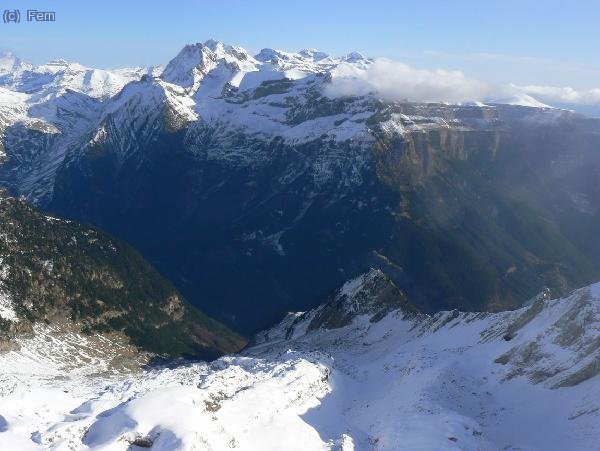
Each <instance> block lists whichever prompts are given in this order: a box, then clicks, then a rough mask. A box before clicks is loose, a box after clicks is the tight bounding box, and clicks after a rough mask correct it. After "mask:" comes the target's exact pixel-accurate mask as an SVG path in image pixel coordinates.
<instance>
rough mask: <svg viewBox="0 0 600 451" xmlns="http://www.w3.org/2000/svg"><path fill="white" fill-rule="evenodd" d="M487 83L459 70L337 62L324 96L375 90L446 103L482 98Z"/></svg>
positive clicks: (379, 62) (389, 97)
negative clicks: (361, 67)
mask: <svg viewBox="0 0 600 451" xmlns="http://www.w3.org/2000/svg"><path fill="white" fill-rule="evenodd" d="M489 89H490V88H489V86H488V85H487V84H486V83H483V82H481V81H479V80H475V79H470V78H467V77H466V76H465V75H464V74H463V73H462V72H459V71H447V70H443V69H438V70H435V71H431V70H422V69H414V68H412V67H410V66H408V65H406V64H403V63H399V62H395V61H391V60H387V59H377V60H375V61H374V62H373V63H372V64H371V65H369V67H368V68H367V69H358V68H356V67H354V66H352V65H350V64H343V65H340V66H339V67H338V68H337V69H336V70H335V71H334V72H333V73H332V81H331V84H330V85H329V86H328V89H327V92H326V93H327V95H329V96H331V97H338V96H347V95H364V94H367V93H371V92H373V93H377V94H378V95H380V96H381V97H383V98H384V99H386V100H391V101H398V100H405V99H407V100H410V101H416V102H449V103H458V102H466V101H475V100H483V99H485V98H486V97H487V96H488V94H489Z"/></svg>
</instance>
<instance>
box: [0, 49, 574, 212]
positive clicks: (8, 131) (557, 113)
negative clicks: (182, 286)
mask: <svg viewBox="0 0 600 451" xmlns="http://www.w3.org/2000/svg"><path fill="white" fill-rule="evenodd" d="M372 63H373V60H372V59H369V58H366V57H363V56H362V55H360V54H359V53H351V54H349V55H347V56H345V57H339V58H335V57H331V56H329V55H327V54H325V53H323V52H319V51H317V50H302V51H300V52H297V53H290V52H284V51H279V50H273V49H263V50H262V51H261V52H260V53H259V54H257V55H255V56H252V55H250V54H249V53H248V52H247V51H246V50H244V49H243V48H241V47H235V46H230V45H226V44H223V43H221V42H217V41H214V40H209V41H206V42H204V43H198V44H194V45H188V46H186V47H185V48H184V49H182V50H181V52H180V53H179V54H178V55H177V56H176V57H175V58H174V59H173V60H171V61H170V62H169V63H168V64H167V65H166V66H165V67H164V68H163V67H161V66H158V67H151V68H131V69H117V70H102V69H93V68H88V67H84V66H82V65H81V64H78V63H71V62H67V61H64V60H56V61H52V62H50V63H48V64H44V65H41V66H33V65H31V64H29V63H26V62H24V61H22V60H20V59H19V58H18V57H16V56H14V55H13V54H11V53H6V52H5V53H3V54H0V138H1V139H2V141H3V142H4V144H3V147H4V148H5V149H0V150H3V154H4V155H3V157H4V158H5V159H7V160H9V163H8V164H7V165H6V167H4V168H2V170H0V177H2V178H5V181H6V183H8V184H10V186H11V187H12V188H13V189H14V190H15V191H16V192H17V193H18V194H20V195H25V196H26V197H28V198H29V199H30V200H33V201H34V202H37V203H44V202H47V201H49V199H50V198H51V197H52V194H53V193H52V191H53V185H54V180H55V177H56V172H57V171H58V170H59V169H60V167H61V165H63V164H64V163H65V161H66V160H68V159H69V158H73V157H74V155H72V154H73V153H74V152H77V151H78V150H79V149H81V148H82V147H85V146H86V145H94V144H98V143H101V142H102V141H103V140H106V139H110V140H113V141H115V143H117V144H118V145H119V147H120V152H121V155H119V158H120V159H125V158H127V157H128V156H129V155H131V154H133V153H134V152H135V150H136V149H140V148H143V147H144V143H148V142H149V141H152V140H154V139H156V137H157V134H158V133H159V132H160V131H161V130H162V129H170V130H171V131H173V130H179V129H181V128H183V127H184V126H186V125H187V124H188V123H190V122H194V126H192V127H190V129H189V131H188V132H187V134H188V138H187V139H188V140H198V139H200V138H201V136H198V135H202V136H204V135H205V134H206V132H207V128H208V127H210V129H211V130H213V132H212V133H211V135H212V136H213V139H215V138H216V136H214V134H215V133H216V135H217V136H219V135H222V136H221V138H222V139H223V140H227V141H226V142H230V143H231V144H233V143H232V142H231V141H232V140H234V139H235V136H236V135H238V134H240V133H243V134H245V135H249V136H250V137H252V138H253V139H260V140H270V139H273V138H274V137H280V138H281V139H283V140H284V142H288V143H303V142H309V141H313V140H315V139H318V138H320V137H322V136H329V137H331V138H332V139H334V140H336V141H346V140H351V141H361V140H368V139H369V138H370V136H369V135H370V133H369V127H368V125H367V119H369V118H370V117H372V115H373V112H374V111H376V110H377V103H378V101H379V100H378V97H377V93H375V92H374V93H371V94H372V95H367V96H361V98H358V99H354V100H352V101H348V99H344V100H339V99H337V98H336V96H333V98H330V97H328V96H327V93H328V86H330V84H331V82H332V80H336V79H337V78H343V77H345V76H346V74H347V72H348V68H350V69H351V70H354V71H356V70H364V69H365V68H368V66H369V65H370V64H372ZM500 102H502V103H505V104H507V105H524V106H531V107H546V106H545V105H544V104H542V103H540V102H538V101H536V100H535V99H533V98H525V96H522V97H519V98H516V97H515V98H507V99H502V100H500ZM466 106H467V107H470V109H472V108H478V109H484V110H485V109H486V108H489V107H486V106H485V105H483V104H481V103H477V104H467V105H466ZM542 110H545V111H546V114H541V110H540V111H537V110H536V111H535V112H534V111H533V110H532V111H531V114H532V115H534V116H535V117H536V120H538V121H539V120H550V121H551V120H555V119H556V118H558V117H561V116H563V115H565V114H567V112H565V111H561V110H554V109H551V108H542ZM424 114H425V116H422V115H421V114H420V113H417V112H415V113H413V114H402V113H397V114H392V115H390V116H389V118H387V121H383V122H382V124H381V127H382V128H383V129H384V130H385V131H386V132H387V133H390V134H397V135H399V136H402V135H404V134H405V133H406V132H410V131H416V130H426V129H432V128H433V129H437V128H447V127H467V128H472V127H475V128H486V127H489V126H492V125H493V122H494V120H496V118H495V116H496V115H494V114H493V115H492V116H491V117H489V118H485V116H486V114H484V115H483V116H484V117H483V118H482V120H480V121H479V122H477V121H465V120H461V119H459V118H454V119H452V120H448V119H447V118H444V115H436V114H435V113H434V115H432V114H431V112H426V113H424ZM538 116H539V117H538ZM159 117H160V118H164V119H165V121H164V122H165V123H162V124H161V123H157V121H156V119H157V118H159ZM425 118H427V119H425ZM109 130H110V133H109V132H108V131H109ZM28 131H29V133H28ZM130 141H131V142H130ZM6 147H8V148H9V149H8V150H7V149H6ZM228 147H229V146H228ZM236 147H237V146H235V145H233V146H231V148H230V149H223V148H221V149H220V150H219V152H212V153H211V154H210V157H211V158H218V159H226V160H229V161H236V160H242V161H246V162H247V160H249V159H250V160H252V162H253V163H254V164H259V162H260V160H261V157H263V158H264V156H261V155H260V154H259V153H251V154H248V152H242V151H240V149H239V148H236ZM25 148H27V149H29V151H28V152H25V151H24V149H25ZM34 149H35V150H34ZM7 152H8V153H7ZM24 154H25V155H24ZM255 160H256V161H255ZM238 164H239V163H238ZM329 164H330V163H329V162H327V161H322V162H320V164H319V165H318V166H316V167H315V168H314V171H315V177H317V178H318V177H326V176H327V173H328V172H329V171H330V170H329V169H328V166H329Z"/></svg>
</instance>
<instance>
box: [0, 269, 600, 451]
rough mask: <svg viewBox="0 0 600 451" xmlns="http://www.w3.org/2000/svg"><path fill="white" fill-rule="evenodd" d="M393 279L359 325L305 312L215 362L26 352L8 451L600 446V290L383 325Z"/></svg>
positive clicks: (7, 424) (348, 291)
mask: <svg viewBox="0 0 600 451" xmlns="http://www.w3.org/2000/svg"><path fill="white" fill-rule="evenodd" d="M379 277H382V276H381V273H379V272H377V271H372V272H371V273H369V274H367V275H364V276H362V277H361V278H359V279H358V283H357V281H356V280H355V281H353V282H351V283H349V285H348V284H347V286H345V287H344V288H343V289H342V290H340V292H338V294H337V296H336V297H335V298H334V300H333V301H336V300H337V301H340V302H338V303H337V304H336V305H338V306H341V307H339V308H343V309H346V310H347V311H346V312H345V313H351V314H352V313H354V314H355V315H354V317H353V319H352V321H351V322H350V324H349V325H346V326H344V327H341V328H337V329H327V328H326V327H329V326H327V324H326V323H324V324H321V326H320V327H316V326H315V325H316V323H315V321H314V320H315V318H318V317H319V315H320V314H321V313H322V312H323V309H325V308H327V307H326V306H325V307H322V308H320V309H317V310H315V311H312V312H309V313H307V314H304V315H301V314H293V315H290V316H289V317H288V318H286V319H285V320H284V321H283V322H282V323H281V324H280V325H279V326H277V327H276V328H274V329H272V330H270V331H267V332H266V333H264V334H262V336H261V337H259V339H258V341H259V342H260V344H258V345H255V346H254V347H253V348H251V349H249V350H247V351H246V352H245V353H244V355H240V356H233V357H226V358H222V359H219V360H217V361H215V362H212V363H210V364H207V363H187V364H182V365H179V366H176V367H172V368H155V369H150V370H147V371H144V372H138V373H131V372H117V371H114V372H107V371H105V372H104V373H103V374H102V375H91V374H90V373H91V371H87V372H86V371H83V370H81V369H80V370H79V371H77V372H72V371H69V372H65V370H64V365H65V364H66V362H62V363H61V360H60V358H58V357H57V358H55V359H52V358H51V357H50V356H52V355H53V354H52V353H53V349H54V347H55V346H56V344H55V343H50V342H48V341H44V340H37V341H35V343H34V341H33V340H32V341H27V340H22V341H21V343H20V344H21V350H20V351H11V352H9V353H6V354H4V355H2V356H1V357H0V369H1V374H2V376H1V379H0V382H1V385H0V415H1V416H0V449H7V450H13V449H14V450H17V449H18V450H27V449H56V450H72V449H94V450H126V449H144V447H145V448H148V447H150V446H151V449H153V450H174V449H189V450H210V449H213V450H221V449H240V450H268V449H279V450H283V449H285V450H313V449H314V450H320V449H340V450H352V449H360V450H370V449H376V450H401V449H406V450H442V449H467V450H475V449H481V450H496V449H509V450H516V449H519V450H564V449H569V450H578V449H581V450H584V449H595V448H597V446H598V443H599V442H600V377H598V371H599V370H600V364H599V362H600V359H599V348H600V285H595V286H591V287H587V288H583V289H581V290H578V291H575V292H574V293H573V294H572V295H571V296H569V297H568V298H565V299H561V300H542V299H540V300H538V301H536V302H534V303H532V304H531V305H530V306H528V307H525V308H523V309H521V310H517V311H514V312H504V313H498V314H482V313H480V314H476V313H459V312H442V313H439V314H437V315H435V316H433V317H431V316H426V315H422V314H419V313H414V312H410V313H409V312H408V310H406V309H405V310H404V311H403V310H394V311H392V312H390V313H388V314H387V315H385V316H384V317H383V318H382V319H379V318H380V315H375V316H373V315H371V314H370V313H368V311H367V310H365V308H363V307H364V305H360V303H361V302H363V301H364V299H365V296H364V294H365V293H364V289H363V287H364V285H365V283H366V282H368V281H369V280H372V279H374V278H379ZM361 291H362V294H363V296H361ZM43 343H47V346H46V348H44V345H43ZM34 344H35V346H34ZM34 348H35V352H34V351H32V349H34ZM41 355H44V356H45V357H44V358H41V357H39V356H41ZM36 356H38V357H36ZM82 365H85V364H83V363H82ZM89 365H92V366H97V365H98V363H97V362H95V363H94V362H91V363H90V364H89Z"/></svg>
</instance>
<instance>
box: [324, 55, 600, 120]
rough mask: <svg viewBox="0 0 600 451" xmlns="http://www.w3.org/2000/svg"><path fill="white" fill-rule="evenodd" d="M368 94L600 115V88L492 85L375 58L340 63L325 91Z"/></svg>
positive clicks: (332, 94) (334, 94) (390, 98)
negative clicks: (360, 64) (363, 64)
mask: <svg viewBox="0 0 600 451" xmlns="http://www.w3.org/2000/svg"><path fill="white" fill-rule="evenodd" d="M370 93H373V94H375V95H377V96H379V97H381V98H382V99H384V100H387V101H404V100H408V101H413V102H447V103H464V102H475V101H483V102H490V103H509V104H516V105H526V106H537V107H544V106H553V107H558V108H570V109H575V110H577V111H580V112H582V113H584V114H591V115H594V116H597V115H599V114H600V113H598V112H600V89H589V90H577V89H574V88H570V87H556V86H538V85H526V86H519V85H516V84H505V85H494V84H490V83H486V82H483V81H481V80H477V79H474V78H469V77H467V76H466V75H465V74H464V73H462V72H460V71H448V70H443V69H438V70H423V69H415V68H413V67H410V66H408V65H406V64H404V63H400V62H395V61H391V60H387V59H377V60H375V61H374V62H373V63H372V64H370V65H369V66H368V67H367V68H359V67H356V66H353V65H351V64H341V65H340V66H338V67H337V68H336V69H335V70H334V71H333V72H332V80H331V83H330V84H329V85H328V87H327V89H326V94H327V95H328V96H330V97H339V96H360V95H366V94H370Z"/></svg>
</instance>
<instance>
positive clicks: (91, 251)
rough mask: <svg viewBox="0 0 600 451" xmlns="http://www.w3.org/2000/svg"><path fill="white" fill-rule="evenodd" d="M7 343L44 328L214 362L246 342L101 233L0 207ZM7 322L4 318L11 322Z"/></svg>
mask: <svg viewBox="0 0 600 451" xmlns="http://www.w3.org/2000/svg"><path fill="white" fill-rule="evenodd" d="M0 235H1V236H2V238H3V239H2V240H1V241H0V258H1V267H2V271H1V272H2V281H1V289H2V296H3V298H4V299H7V300H6V301H5V302H10V304H11V305H10V309H11V310H12V312H13V313H12V314H13V316H15V318H12V319H11V318H8V319H7V318H5V319H0V338H2V341H3V342H4V343H10V341H11V339H12V338H14V337H15V336H17V335H19V334H28V333H31V332H32V326H33V324H35V323H38V322H44V323H46V324H50V325H52V324H57V325H62V324H72V325H76V327H79V328H80V329H81V331H83V332H86V333H100V334H102V333H119V334H122V335H124V336H125V337H127V338H128V339H129V341H130V342H131V343H132V344H133V345H135V346H137V347H138V348H140V349H142V350H146V351H149V352H152V353H156V354H165V355H171V356H194V357H203V358H214V357H216V356H218V355H221V354H223V353H226V352H234V351H237V350H239V349H240V348H241V347H242V346H243V345H244V340H243V339H242V338H241V337H239V336H238V335H236V334H234V333H233V332H231V331H230V330H229V329H227V328H226V327H225V326H223V325H221V324H220V323H218V322H216V321H214V320H212V319H211V318H209V317H207V316H206V315H204V314H203V313H201V312H200V311H198V310H197V309H196V308H194V307H192V306H191V305H189V304H188V303H187V302H186V301H185V300H184V299H183V297H182V296H181V295H180V294H179V293H178V291H177V290H176V289H175V288H174V287H173V286H172V285H171V284H170V283H169V282H167V281H166V280H165V279H164V278H163V277H162V276H160V275H159V274H158V273H157V272H156V271H155V270H154V269H153V268H152V267H151V266H150V265H149V264H148V263H147V262H146V261H145V260H144V259H143V258H142V257H141V256H140V254H138V253H137V252H136V251H134V250H133V249H132V248H131V247H130V246H128V245H126V244H124V243H122V242H121V241H118V240H116V239H114V238H111V237H109V236H107V235H106V234H104V233H102V232H100V231H99V230H98V229H95V228H90V227H86V226H82V225H79V224H77V223H74V222H68V221H64V220H59V219H55V218H52V217H48V216H45V215H43V214H41V213H39V212H38V211H36V210H34V209H33V208H31V207H29V206H27V205H26V204H25V203H24V202H22V201H19V200H15V199H12V198H5V197H4V198H1V199H0ZM5 316H6V315H5Z"/></svg>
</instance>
